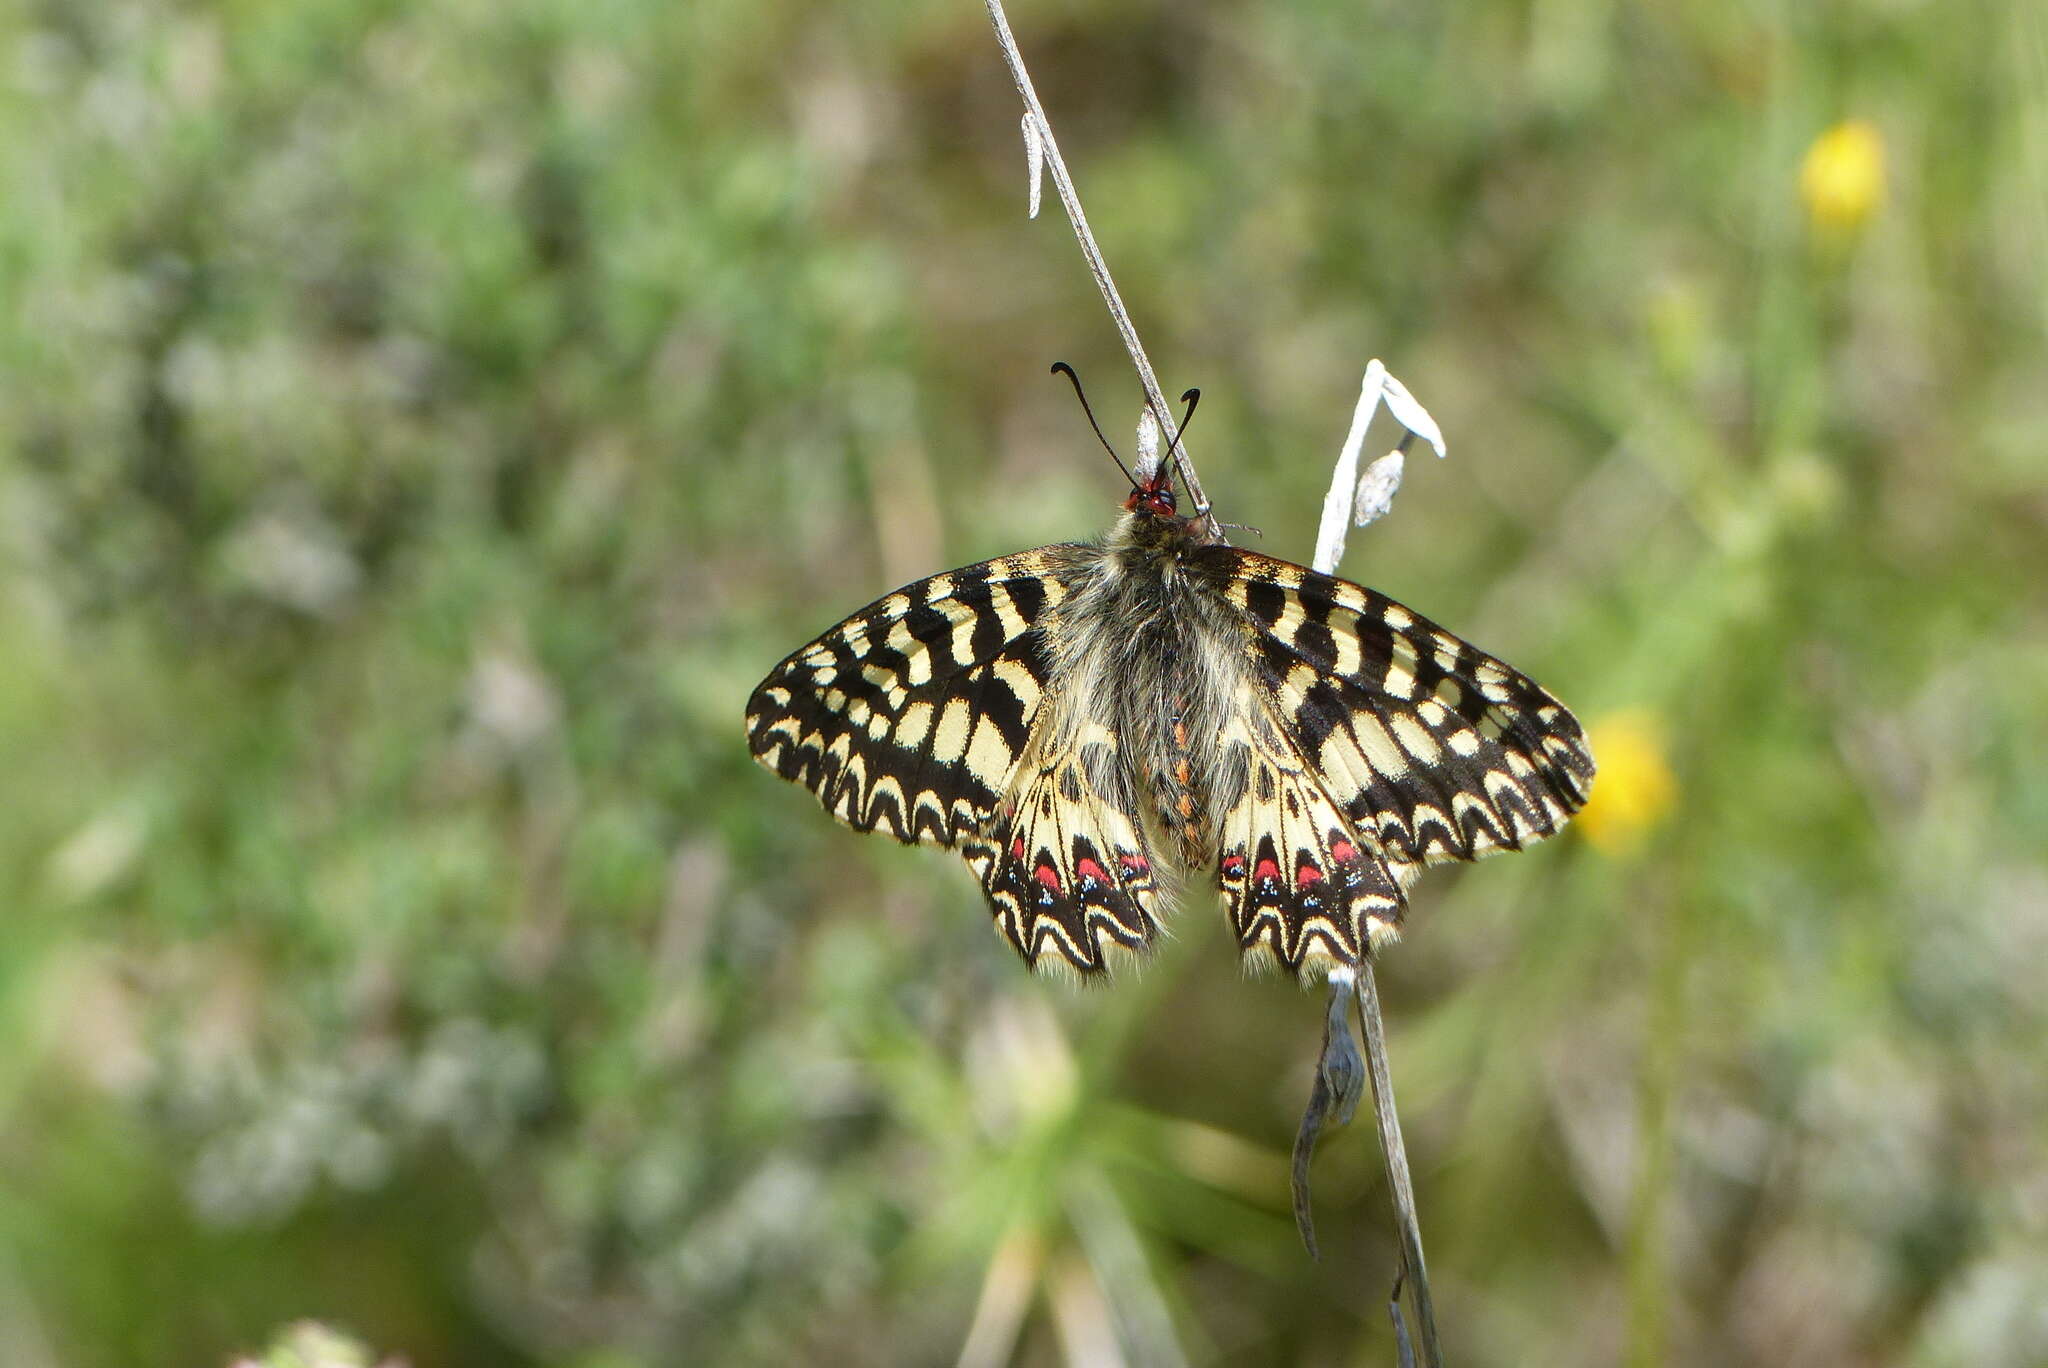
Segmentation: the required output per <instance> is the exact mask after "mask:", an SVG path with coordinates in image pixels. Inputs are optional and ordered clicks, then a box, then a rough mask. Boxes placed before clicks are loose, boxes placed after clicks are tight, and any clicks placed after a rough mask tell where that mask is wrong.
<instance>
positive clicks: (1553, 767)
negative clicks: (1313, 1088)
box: [747, 451, 1593, 978]
mask: <svg viewBox="0 0 2048 1368" xmlns="http://www.w3.org/2000/svg"><path fill="white" fill-rule="evenodd" d="M1171 454H1172V453H1171V452H1170V451H1169V453H1168V455H1169V456H1170V455H1171ZM1171 470H1172V463H1171V461H1170V460H1166V461H1161V462H1159V463H1158V467H1157V469H1156V470H1154V471H1151V472H1149V473H1148V472H1147V471H1146V470H1145V469H1144V468H1142V467H1141V469H1140V471H1139V474H1138V477H1137V478H1135V479H1133V481H1132V490H1131V494H1130V497H1129V498H1127V499H1125V501H1124V511H1123V516H1122V517H1121V518H1119V519H1118V520H1117V522H1116V524H1115V526H1114V527H1112V528H1111V529H1110V531H1109V534H1108V536H1106V537H1104V538H1103V539H1101V540H1099V541H1091V542H1076V543H1062V544H1059V545H1055V546H1042V547H1039V548H1038V549H1037V550H1035V551H1021V552H1018V553H1017V554H1015V555H1010V556H1000V557H998V558H996V559H995V560H990V561H983V562H981V563H979V564H976V565H968V566H962V567H961V568H960V569H957V570H949V571H947V572H946V573H944V574H941V575H933V576H932V577H931V578H929V579H923V580H919V581H918V582H916V583H915V584H910V585H906V586H904V587H903V588H901V589H899V590H897V591H896V592H895V593H893V594H888V595H885V596H884V597H882V598H880V599H877V600H876V601H875V602H873V603H871V604H869V605H868V606H867V607H865V608H863V609H861V610H860V611H859V612H857V613H855V614H853V616H851V617H849V618H847V619H846V620H845V621H844V622H841V623H840V624H839V625H837V626H836V627H833V628H832V629H831V630H830V631H828V632H826V633H825V634H824V635H823V636H821V637H819V638H818V639H817V640H816V641H813V642H811V643H810V644H809V645H807V646H804V647H802V648H801V649H799V650H798V651H796V652H795V653H794V654H793V655H791V656H790V657H789V658H788V659H787V660H785V661H783V662H782V663H781V664H780V665H778V666H776V667H775V669H774V670H772V671H770V672H769V675H768V677H767V678H766V679H765V680H763V681H762V682H761V685H760V687H759V688H757V689H756V690H755V691H754V694H753V697H752V699H751V700H750V701H749V703H748V705H747V740H748V744H749V746H750V748H751V749H752V751H753V754H754V758H755V759H757V760H758V761H760V763H761V764H762V765H764V766H766V767H767V768H768V769H770V770H773V771H774V772H775V773H776V774H779V775H781V776H782V777H783V778H784V779H788V780H790V781H792V782H794V783H798V784H801V785H803V786H804V787H805V788H807V789H809V790H811V792H812V793H814V794H815V795H817V798H818V801H819V802H820V803H822V804H823V805H824V807H825V809H826V811H828V812H830V813H831V814H832V815H833V816H834V817H837V818H838V819H839V820H840V821H842V822H844V823H846V824H847V825H848V826H851V827H853V828H854V829H855V830H858V831H878V832H883V833H885V834H887V835H890V836H894V837H895V838H896V839H897V840H899V841H902V842H905V843H906V844H929V845H936V846H945V847H947V848H949V849H953V850H957V851H959V852H960V854H961V856H962V857H963V858H964V859H965V860H966V861H967V864H968V867H969V868H971V869H972V870H973V871H974V875H975V877H976V878H977V879H979V880H980V881H981V887H982V891H983V892H984V893H985V894H986V895H987V897H988V903H989V908H990V911H991V912H992V914H993V915H994V918H995V922H996V925H997V927H998V928H999V929H1000V930H1001V932H1002V934H1003V936H1004V938H1005V939H1007V940H1008V941H1009V942H1010V944H1012V945H1013V946H1015V947H1016V948H1017V950H1018V952H1019V953H1021V954H1022V955H1023V956H1024V958H1025V959H1026V961H1028V962H1029V963H1030V964H1031V965H1032V966H1033V967H1039V966H1047V967H1062V966H1066V967H1071V968H1073V969H1076V970H1079V971H1082V972H1084V973H1092V972H1095V971H1099V970H1102V969H1104V968H1105V967H1106V966H1107V965H1108V964H1109V963H1110V961H1111V959H1112V957H1113V956H1114V955H1115V954H1116V953H1117V952H1119V951H1139V950H1142V949H1144V948H1145V947H1146V946H1147V945H1149V944H1150V942H1151V941H1152V940H1153V938H1154V937H1155V936H1157V935H1158V934H1159V918H1160V915H1161V913H1162V910H1163V909H1162V907H1161V900H1162V893H1161V881H1162V877H1163V876H1178V877H1177V879H1176V882H1178V883H1180V884H1182V885H1184V886H1194V885H1195V884H1197V883H1199V882H1203V881H1208V880H1213V881H1214V884H1215V887H1216V888H1217V890H1218V891H1219V893H1220V895H1221V898H1222V902H1223V905H1224V908H1225V909H1226V910H1227V912H1228V914H1229V917H1230V923H1231V927H1232V929H1233V930H1234V931H1235V932H1236V934H1237V941H1238V944H1239V946H1241V947H1242V949H1243V950H1244V952H1245V953H1246V954H1247V955H1248V956H1251V957H1254V958H1270V959H1272V960H1277V961H1278V962H1279V963H1280V964H1281V965H1283V966H1285V967H1286V968H1287V969H1289V970H1291V971H1294V972H1296V973H1298V974H1300V975H1302V976H1303V977H1304V978H1306V977H1308V976H1310V975H1311V974H1313V973H1317V972H1327V971H1328V970H1330V969H1331V968H1334V967H1338V966H1355V965H1357V964H1358V963H1359V962H1360V960H1361V958H1362V957H1363V956H1364V955H1365V954H1366V953H1367V952H1368V951H1369V949H1370V948H1371V946H1372V945H1373V944H1375V943H1377V942H1379V941H1383V940H1385V939H1387V938H1390V937H1392V936H1394V935H1396V934H1398V932H1399V929H1400V925H1401V917H1402V909H1403V905H1404V902H1405V892H1406V889H1407V887H1408V885H1409V884H1410V883H1411V882H1412V881H1413V879H1414V877H1415V876H1416V874H1417V873H1419V872H1420V871H1421V869H1422V867H1423V866H1424V865H1427V864H1434V863H1439V862H1443V861H1448V860H1472V859H1476V858H1478V857H1479V856H1482V855H1486V854H1490V853H1492V852H1494V851H1496V850H1517V849H1520V848H1521V847H1522V846H1525V845H1527V844H1529V843H1531V842H1533V841H1538V840H1541V839H1542V838H1544V837H1546V836H1548V835H1550V834H1551V833H1553V832H1555V831H1556V830H1557V829H1558V828H1559V827H1560V826H1561V825H1563V823H1564V821H1565V819H1566V818H1567V817H1568V816H1569V815H1570V814H1571V813H1572V812H1573V811H1575V810H1576V809H1577V808H1578V807H1579V806H1580V805H1581V804H1582V803H1584V802H1585V799H1586V794H1587V791H1588V789H1589V787H1590V784H1591V780H1592V775H1593V759H1592V755H1591V754H1590V752H1589V751H1588V750H1587V748H1586V742H1585V737H1584V735H1583V733H1582V732H1581V731H1580V728H1579V724H1578V722H1577V720H1576V719H1575V718H1573V716H1572V715H1571V713H1570V712H1569V711H1567V710H1566V709H1565V707H1564V705H1563V704H1561V703H1559V702H1558V701H1557V700H1556V699H1555V698H1553V697H1551V696H1550V694H1548V693H1546V692H1545V691H1544V690H1543V689H1542V688H1540V687H1538V686H1537V685H1536V683H1535V682H1534V681H1532V680H1530V679H1529V678H1528V677H1527V676H1526V675H1523V674H1521V673H1520V672H1518V671H1516V670H1514V669H1512V668H1511V667H1509V666H1508V665H1506V664H1504V663H1502V662H1501V661H1499V660H1496V659H1494V658H1493V657H1492V656H1489V655H1487V654H1486V653H1485V652H1483V651H1480V650H1478V649H1476V648H1474V647H1473V646H1471V645H1469V644H1468V643H1466V642H1464V641H1461V640H1459V639H1458V638H1457V637H1455V636H1453V635H1451V634H1450V633H1449V632H1446V631H1444V630H1443V629H1442V628H1440V627H1438V626H1437V625H1436V624H1435V623H1432V622H1430V621H1429V620H1427V619H1426V618H1424V617H1422V616H1421V615H1420V614H1418V613H1414V612H1411V611H1410V610H1408V609H1407V608H1404V607H1402V606H1401V605H1400V604H1399V603H1396V602H1394V601H1393V600H1392V599H1390V598H1387V597H1386V596H1385V595H1383V594H1380V593H1377V592H1375V591H1373V590H1371V589H1365V588H1361V587H1360V586H1358V585H1356V584H1352V583H1350V582H1348V581H1346V580H1342V579H1338V578H1336V577H1334V576H1331V575H1325V574H1320V573H1318V572H1316V571H1313V570H1310V569H1308V568H1306V567H1304V566H1300V565H1295V564H1292V563H1290V562H1288V561H1284V560H1277V559H1275V558H1274V557H1271V556H1264V555H1260V554H1258V553H1257V552H1254V551H1246V550H1243V549H1240V548H1238V547H1235V546H1231V545H1229V544H1228V543H1226V542H1224V541H1223V540H1222V538H1221V535H1220V533H1219V532H1218V531H1217V530H1216V527H1215V524H1214V523H1213V522H1212V521H1211V520H1210V519H1208V518H1207V517H1206V516H1204V515H1202V514H1197V515H1196V516H1194V517H1182V516H1180V515H1179V513H1178V512H1177V511H1176V505H1175V498H1174V492H1173V489H1172V487H1171V485H1170V472H1171ZM1162 865H1163V866H1164V869H1162Z"/></svg>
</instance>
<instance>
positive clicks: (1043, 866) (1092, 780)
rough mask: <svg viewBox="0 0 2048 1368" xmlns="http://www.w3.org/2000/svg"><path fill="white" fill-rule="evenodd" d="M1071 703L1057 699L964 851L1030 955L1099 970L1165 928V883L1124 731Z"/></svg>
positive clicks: (1039, 961) (993, 906)
mask: <svg viewBox="0 0 2048 1368" xmlns="http://www.w3.org/2000/svg"><path fill="white" fill-rule="evenodd" d="M1066 706H1068V703H1067V701H1066V700H1062V699H1057V698H1056V699H1053V700H1051V701H1049V702H1048V703H1047V705H1046V707H1045V709H1044V710H1043V712H1042V713H1041V715H1040V718H1039V721H1038V724H1037V726H1036V728H1035V729H1034V732H1033V736H1032V740H1031V744H1030V747H1029V749H1028V751H1027V754H1026V757H1025V759H1024V760H1023V762H1022V763H1020V764H1019V765H1018V766H1017V769H1016V772H1015V774H1014V775H1013V777H1012V783H1011V790H1010V792H1009V793H1008V794H1007V795H1006V796H1005V797H1004V798H1003V800H1002V801H1001V803H1000V804H998V807H997V812H996V819H995V822H994V823H993V825H992V826H991V828H990V830H989V833H988V839H987V840H986V841H985V842H981V843H978V844H977V845H975V846H969V847H967V848H965V850H964V853H965V854H966V856H967V863H968V864H969V866H970V867H972V868H973V869H974V872H975V873H976V875H977V876H979V877H980V879H981V884H982V890H983V891H984V892H985V893H986V894H987V895H988V900H989V908H990V910H991V911H992V912H993V914H994V915H995V919H996V925H997V927H998V929H999V930H1001V931H1002V933H1003V935H1004V937H1005V938H1006V939H1008V940H1009V942H1010V943H1011V944H1012V945H1013V946H1015V947H1016V948H1017V951H1018V953H1019V954H1021V955H1023V956H1024V959H1025V961H1026V962H1027V963H1029V964H1031V965H1032V967H1034V968H1037V967H1039V966H1041V965H1047V966H1053V967H1057V966H1059V965H1062V964H1065V965H1071V966H1072V967H1073V968H1075V969H1078V970H1080V971H1081V972H1083V973H1093V972H1095V971H1097V970H1101V969H1104V968H1107V967H1108V963H1109V959H1110V956H1111V955H1112V954H1113V953H1114V952H1116V951H1118V950H1124V951H1136V950H1140V949H1143V948H1144V947H1145V945H1146V944H1147V943H1148V942H1149V941H1151V939H1152V938H1153V936H1154V935H1156V934H1157V932H1158V930H1159V923H1158V920H1157V895H1158V884H1157V881H1156V876H1155V873H1154V870H1153V866H1152V856H1151V853H1150V851H1149V850H1148V848H1147V845H1146V841H1145V835H1144V826H1143V822H1142V821H1141V819H1140V818H1139V815H1138V811H1137V808H1136V805H1135V804H1134V802H1133V799H1132V790H1133V781H1132V777H1131V772H1130V768H1129V766H1128V765H1127V764H1126V763H1125V761H1124V758H1123V757H1122V756H1121V755H1120V754H1119V752H1118V746H1117V740H1116V736H1115V734H1114V733H1113V732H1112V731H1111V730H1110V729H1109V728H1107V727H1104V726H1102V725H1101V724H1099V723H1096V722H1092V721H1089V720H1087V719H1082V718H1074V717H1067V716H1063V715H1062V709H1063V708H1065V707H1066Z"/></svg>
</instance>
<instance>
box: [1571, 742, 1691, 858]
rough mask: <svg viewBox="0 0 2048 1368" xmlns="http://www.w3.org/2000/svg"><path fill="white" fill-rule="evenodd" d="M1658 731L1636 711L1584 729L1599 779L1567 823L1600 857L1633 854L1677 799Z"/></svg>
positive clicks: (1675, 785) (1676, 789) (1676, 787)
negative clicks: (1597, 768) (1589, 796)
mask: <svg viewBox="0 0 2048 1368" xmlns="http://www.w3.org/2000/svg"><path fill="white" fill-rule="evenodd" d="M1663 730H1664V729H1663V727H1662V726H1660V725H1659V723H1658V720H1657V718H1656V716H1655V715H1654V714H1652V713H1649V712H1646V711H1644V710H1642V709H1629V710H1626V711H1623V712H1617V713H1610V714H1609V715H1608V716H1606V717H1603V718H1601V719H1600V720H1599V721H1598V722H1595V723H1594V724H1593V725H1592V726H1591V727H1590V728H1588V736H1587V741H1588V742H1589V743H1590V744H1591V746H1592V750H1593V757H1594V759H1595V760H1597V761H1598V762H1599V765H1600V777H1599V778H1598V779H1597V780H1595V781H1594V784H1593V796H1592V797H1591V798H1590V799H1588V800H1587V802H1586V806H1585V807H1584V808H1583V809H1582V810H1581V811H1580V812H1579V815H1578V816H1577V817H1576V818H1575V819H1574V821H1573V825H1575V826H1576V827H1578V829H1579V831H1580V833H1581V834H1583V835H1584V836H1585V838H1586V839H1587V840H1589V841H1591V842H1592V843H1593V848H1594V849H1596V850H1598V851H1600V852H1601V853H1602V854H1605V855H1617V856H1618V855H1625V854H1627V853H1628V852H1629V851H1630V850H1633V849H1634V848H1635V847H1636V846H1637V845H1638V844H1639V843H1640V842H1641V841H1642V839H1643V837H1644V836H1646V835H1648V834H1649V832H1650V829H1651V828H1652V827H1654V826H1656V825H1657V823H1659V822H1660V821H1662V820H1663V819H1664V817H1665V815H1666V814H1667V813H1669V812H1670V811H1671V808H1672V806H1673V804H1675V803H1676V802H1677V801H1678V780H1677V779H1676V778H1675V777H1674V776H1673V775H1672V773H1671V764H1670V761H1668V760H1667V759H1666V758H1665V754H1664V735H1663Z"/></svg>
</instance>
